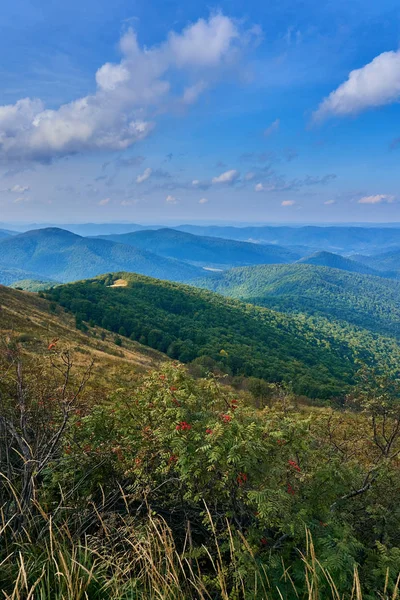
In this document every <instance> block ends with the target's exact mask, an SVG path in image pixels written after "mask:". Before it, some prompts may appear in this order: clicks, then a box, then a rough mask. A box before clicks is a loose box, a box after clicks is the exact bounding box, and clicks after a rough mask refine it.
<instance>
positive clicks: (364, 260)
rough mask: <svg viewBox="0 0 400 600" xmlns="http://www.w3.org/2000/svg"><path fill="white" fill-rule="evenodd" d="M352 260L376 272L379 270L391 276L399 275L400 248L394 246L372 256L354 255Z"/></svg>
mask: <svg viewBox="0 0 400 600" xmlns="http://www.w3.org/2000/svg"><path fill="white" fill-rule="evenodd" d="M354 260H356V261H357V262H359V263H360V264H362V265H364V266H367V267H369V268H371V269H375V270H376V271H378V272H379V271H380V272H381V273H382V274H386V275H390V276H392V277H399V276H400V248H394V249H392V250H390V251H388V252H383V253H379V254H375V255H373V256H363V255H356V256H355V257H354Z"/></svg>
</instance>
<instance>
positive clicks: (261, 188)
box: [254, 183, 277, 192]
mask: <svg viewBox="0 0 400 600" xmlns="http://www.w3.org/2000/svg"><path fill="white" fill-rule="evenodd" d="M276 189H277V186H276V185H275V184H274V183H271V184H269V185H265V184H264V183H256V185H255V186H254V191H255V192H273V191H275V190H276Z"/></svg>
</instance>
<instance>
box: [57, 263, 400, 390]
mask: <svg viewBox="0 0 400 600" xmlns="http://www.w3.org/2000/svg"><path fill="white" fill-rule="evenodd" d="M253 268H254V267H253ZM255 268H256V269H257V268H258V267H255ZM264 268H266V267H264ZM276 268H278V267H276ZM284 268H285V267H284ZM297 268H298V269H301V268H306V269H307V268H311V267H307V266H298V267H297ZM233 272H234V271H233ZM46 297H48V298H49V299H51V300H53V301H55V302H57V303H59V304H61V305H62V306H63V307H65V308H66V309H68V310H70V311H72V312H73V313H74V314H75V316H76V319H77V322H78V323H81V322H91V323H95V324H98V325H101V326H102V327H104V328H106V329H109V330H110V331H113V332H115V333H118V334H119V335H121V336H125V337H129V338H131V339H135V340H138V341H140V343H143V344H146V345H149V346H151V347H152V348H156V349H157V350H160V351H162V352H166V353H167V354H168V356H170V357H171V358H174V359H178V360H180V361H182V362H192V361H196V360H197V361H199V360H200V361H206V362H207V361H208V363H207V364H209V362H211V363H212V364H218V365H219V366H220V367H221V368H222V369H223V370H225V371H226V372H228V373H231V374H232V375H235V376H245V377H249V376H254V377H259V378H263V379H266V380H268V381H272V382H274V381H275V382H280V381H284V382H287V383H290V384H291V385H292V386H293V389H294V391H295V392H296V393H298V394H303V395H305V396H308V397H314V398H315V397H317V398H331V397H333V396H337V395H340V394H342V393H343V392H344V391H345V390H346V389H348V386H349V385H350V384H351V383H352V380H353V375H354V372H355V370H356V369H357V365H356V359H357V357H359V358H362V360H363V361H365V362H366V363H374V364H375V363H378V362H379V360H385V361H386V362H387V364H389V365H390V364H392V365H394V366H395V365H397V364H398V360H400V350H399V347H398V345H397V344H396V343H395V342H394V341H392V340H386V339H384V338H379V336H372V335H371V334H369V333H368V332H367V331H362V330H358V329H357V328H354V327H353V326H351V325H348V324H338V323H330V322H329V321H327V320H326V319H321V318H318V319H316V318H306V317H305V316H304V315H287V314H281V313H278V312H275V311H272V310H269V309H266V308H260V307H256V306H252V305H250V304H244V303H242V302H238V301H236V300H233V299H228V298H224V297H223V296H221V295H218V294H214V293H212V292H209V291H206V290H200V289H196V288H193V287H190V286H185V285H179V284H174V283H169V282H162V281H158V280H155V279H150V278H147V277H142V276H139V275H133V274H131V273H114V274H109V275H104V276H101V277H97V278H96V279H91V280H88V281H83V282H77V283H74V284H69V285H63V286H58V287H56V288H53V289H52V290H49V291H48V292H46Z"/></svg>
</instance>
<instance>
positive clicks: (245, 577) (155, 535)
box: [0, 511, 400, 600]
mask: <svg viewBox="0 0 400 600" xmlns="http://www.w3.org/2000/svg"><path fill="white" fill-rule="evenodd" d="M97 515H98V519H99V528H98V530H97V531H96V534H95V535H94V534H92V535H85V536H83V538H81V539H76V538H75V536H74V535H73V534H72V533H71V532H70V530H69V529H68V526H67V524H66V523H65V524H64V525H62V526H58V527H56V526H55V525H54V524H53V523H52V520H51V518H49V517H47V516H46V515H44V513H43V511H42V516H44V517H45V520H46V521H47V524H46V526H45V528H44V529H42V530H41V532H40V534H39V535H38V536H37V537H38V538H39V542H35V541H34V540H33V539H30V538H29V536H28V537H27V536H26V534H24V539H23V538H22V536H21V538H20V539H14V541H13V542H12V543H11V545H9V546H8V548H7V554H8V555H7V556H6V558H5V559H4V560H3V562H1V563H0V585H2V586H3V589H2V594H3V595H2V597H3V598H4V599H6V600H98V599H102V600H103V599H104V600H106V599H107V600H139V599H148V600H217V599H218V600H239V599H240V600H289V599H290V600H292V599H293V600H295V599H298V600H300V599H301V600H363V599H364V596H363V591H362V588H361V584H360V580H359V576H358V572H357V568H356V567H355V568H354V576H353V583H352V585H351V586H350V587H351V589H349V590H348V592H347V593H346V594H344V595H343V594H340V593H339V592H338V590H337V588H336V585H335V582H334V580H333V578H332V577H331V576H330V574H329V572H327V571H326V570H325V569H324V568H323V567H322V565H321V564H320V563H319V561H318V558H317V557H316V555H315V550H314V546H313V541H312V538H311V535H310V533H309V532H306V535H307V547H306V552H305V553H304V555H302V561H303V564H304V580H305V591H304V592H299V590H298V589H296V585H295V583H294V582H293V579H292V577H291V572H290V568H286V567H285V565H283V564H282V575H281V578H280V582H278V584H276V583H275V584H273V583H271V582H270V579H269V577H268V572H266V570H265V568H263V566H262V565H261V564H260V563H259V561H257V557H256V556H255V555H254V553H253V551H252V549H251V548H250V546H249V545H248V544H247V542H246V541H245V540H244V539H241V540H239V541H240V542H241V546H242V550H241V552H242V553H244V554H246V562H247V565H248V568H247V571H246V574H244V573H243V572H242V570H241V568H240V567H239V565H238V561H237V556H236V548H237V541H238V540H237V538H236V541H235V540H234V533H233V532H232V530H231V529H230V528H229V526H228V528H227V532H228V539H229V540H230V551H229V552H230V556H229V557H228V558H227V557H226V550H225V551H224V553H225V555H224V557H223V556H222V554H223V552H222V550H221V548H220V547H219V545H218V542H217V536H216V534H215V536H214V547H212V545H211V547H210V548H209V549H206V548H203V562H202V566H201V564H200V563H201V561H199V560H198V559H196V558H195V557H194V556H193V555H192V554H191V551H190V550H191V549H190V535H188V536H187V539H186V542H185V544H184V547H183V549H182V550H181V551H178V550H177V548H176V546H175V544H174V540H173V536H172V533H171V531H170V529H169V528H168V526H167V525H166V523H165V522H163V521H162V520H160V519H155V518H153V517H152V516H151V514H149V516H148V517H147V520H146V521H145V522H143V521H140V522H138V521H135V519H134V518H133V517H125V518H124V519H122V518H120V517H117V518H115V516H114V517H113V518H111V519H110V516H108V517H106V516H105V515H102V516H100V514H99V513H97ZM116 522H117V523H118V524H117V525H116ZM8 527H10V524H3V527H2V528H0V543H1V542H2V541H4V539H5V538H6V537H7V529H8ZM211 530H212V531H214V528H213V524H212V522H211ZM214 533H215V531H214ZM3 547H4V546H3ZM204 557H205V558H206V559H207V569H206V570H205V569H204ZM249 565H250V567H249ZM399 580H400V577H399V579H398V581H397V584H396V586H395V589H394V590H392V591H390V592H389V590H388V589H387V584H386V585H385V587H384V589H383V590H382V592H381V593H379V592H377V595H376V598H377V600H399V598H400V595H399ZM281 583H282V585H281ZM370 597H371V596H369V598H370Z"/></svg>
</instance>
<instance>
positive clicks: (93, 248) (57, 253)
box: [0, 228, 204, 282]
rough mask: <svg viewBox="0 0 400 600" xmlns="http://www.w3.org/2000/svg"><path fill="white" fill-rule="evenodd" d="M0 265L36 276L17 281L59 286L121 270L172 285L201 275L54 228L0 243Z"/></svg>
mask: <svg viewBox="0 0 400 600" xmlns="http://www.w3.org/2000/svg"><path fill="white" fill-rule="evenodd" d="M0 261H1V263H2V264H4V265H7V269H22V270H25V271H31V272H33V273H36V274H37V276H35V277H29V275H25V276H20V277H18V279H26V278H29V279H32V278H33V279H43V278H50V279H54V280H56V281H61V282H63V281H75V280H77V279H84V278H87V277H93V276H95V275H99V274H100V273H105V272H107V271H116V270H121V269H124V270H129V271H134V272H137V273H141V274H144V275H150V276H152V277H158V278H160V279H170V280H172V281H190V280H192V279H194V278H195V277H199V276H200V275H201V273H204V271H202V270H201V269H197V268H196V267H194V266H192V265H188V264H185V263H181V262H179V261H176V260H173V259H168V258H163V257H160V256H156V255H154V254H152V253H151V252H146V251H144V250H140V249H138V248H133V247H130V246H127V245H124V244H116V243H114V242H108V241H105V240H101V239H92V238H83V237H80V236H78V235H75V234H73V233H71V232H69V231H66V230H63V229H57V228H49V229H38V230H32V231H28V232H26V233H22V234H19V235H16V236H12V237H8V238H6V239H4V240H0Z"/></svg>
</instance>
